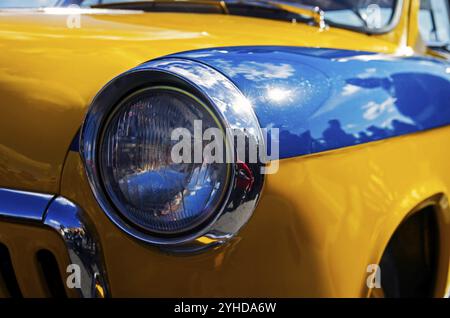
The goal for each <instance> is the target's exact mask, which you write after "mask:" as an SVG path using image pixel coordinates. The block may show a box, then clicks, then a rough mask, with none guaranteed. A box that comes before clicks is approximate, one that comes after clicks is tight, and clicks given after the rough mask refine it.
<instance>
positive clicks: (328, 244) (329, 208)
mask: <svg viewBox="0 0 450 318" xmlns="http://www.w3.org/2000/svg"><path fill="white" fill-rule="evenodd" d="M449 134H450V127H445V128H439V129H435V130H430V131H426V132H423V133H419V134H412V135H407V136H400V137H395V138H392V139H388V140H382V141H377V142H372V143H367V144H364V145H359V146H354V147H347V148H342V149H339V150H334V151H331V152H324V153H321V154H313V155H308V156H303V157H297V158H291V159H284V160H282V161H281V162H280V170H279V172H278V173H276V174H273V175H269V176H267V178H266V181H265V188H264V190H263V194H262V197H261V201H260V202H259V205H258V207H257V209H256V211H255V212H254V214H253V216H252V218H251V220H250V222H249V223H248V224H247V225H246V226H245V227H244V228H243V229H242V230H241V231H240V232H239V235H238V237H236V238H234V239H233V240H232V241H231V242H230V243H229V244H227V245H225V246H222V247H220V248H218V249H216V250H210V251H207V252H205V253H202V254H200V255H191V256H182V257H180V256H176V255H168V254H165V253H161V251H160V250H158V249H157V248H154V247H151V246H148V245H145V244H142V243H141V242H139V241H137V240H134V239H132V238H131V237H129V236H127V235H126V234H124V233H123V232H122V231H120V230H119V229H118V228H117V227H116V226H114V225H113V224H112V223H111V222H110V221H109V219H108V218H107V217H106V215H105V214H104V212H103V211H102V210H101V209H100V208H99V206H98V204H97V202H96V201H95V199H94V197H93V195H92V192H91V189H90V187H89V184H88V182H87V180H86V175H85V172H84V168H83V165H82V162H81V159H80V156H79V154H78V153H76V152H71V153H70V154H69V156H68V158H67V161H66V168H65V169H64V174H63V178H62V187H61V195H63V196H65V197H67V198H68V199H70V200H72V201H74V202H79V203H80V204H82V205H83V208H84V209H85V211H86V212H87V213H88V214H89V217H90V218H91V219H92V220H95V224H96V227H97V231H98V233H99V235H100V240H101V245H102V247H103V250H104V256H105V262H106V264H107V272H108V278H109V282H110V286H111V293H112V295H114V296H123V297H133V296H142V297H178V296H183V297H225V296H228V297H237V296H273V297H275V296H278V297H364V296H367V294H368V290H367V285H366V279H367V277H368V275H369V274H368V273H367V272H366V269H367V266H368V264H377V263H378V261H379V260H380V258H381V255H382V253H383V250H384V248H385V246H386V244H387V242H388V240H389V239H390V237H391V236H392V234H393V232H394V231H395V229H396V228H397V226H398V225H399V224H400V223H401V222H402V221H403V220H404V219H405V218H406V217H407V215H408V214H409V212H410V211H411V210H412V209H414V208H415V207H416V206H417V205H418V204H419V203H421V202H422V201H424V200H425V199H426V198H429V197H431V196H433V195H435V194H438V193H442V192H443V193H445V194H447V195H448V193H449V186H450V171H449V169H448V156H450V152H449V150H448V149H447V147H445V145H446V144H447V143H448V136H449ZM411 158H414V160H412V159H411ZM74 180H77V182H74ZM439 220H440V235H441V242H442V245H441V246H440V265H441V266H440V269H439V277H440V278H439V281H440V283H441V285H446V282H447V277H448V275H447V274H448V269H449V268H448V264H449V251H450V245H449V242H450V228H449V227H450V211H449V210H448V208H446V209H445V208H443V209H442V211H441V212H440V214H439ZM125 273H126V276H127V279H123V277H124V275H125ZM444 289H445V286H441V287H440V288H438V290H437V291H436V296H439V297H442V296H443V295H444Z"/></svg>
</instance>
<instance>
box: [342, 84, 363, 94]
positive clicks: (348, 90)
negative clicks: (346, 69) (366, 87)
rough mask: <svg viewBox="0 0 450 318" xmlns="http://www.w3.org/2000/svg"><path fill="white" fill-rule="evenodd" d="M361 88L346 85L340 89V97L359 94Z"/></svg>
mask: <svg viewBox="0 0 450 318" xmlns="http://www.w3.org/2000/svg"><path fill="white" fill-rule="evenodd" d="M361 89H362V88H361V87H359V86H355V85H352V84H346V85H345V86H344V88H343V89H342V96H350V95H353V94H355V93H357V92H359V91H360V90H361Z"/></svg>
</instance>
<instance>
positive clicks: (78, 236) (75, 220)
mask: <svg viewBox="0 0 450 318" xmlns="http://www.w3.org/2000/svg"><path fill="white" fill-rule="evenodd" d="M43 223H44V224H45V225H47V226H49V227H51V228H52V229H54V230H55V231H57V232H58V233H59V234H60V235H61V238H62V239H63V241H64V243H65V244H66V248H67V251H68V253H69V259H70V262H71V263H72V264H76V265H78V266H79V267H80V270H81V288H80V289H78V291H79V293H80V297H83V298H104V297H108V296H109V288H108V285H107V280H106V269H105V267H104V263H103V260H102V252H101V247H100V241H99V239H98V237H97V235H96V232H95V230H94V226H93V225H92V223H91V222H90V220H89V219H88V218H87V215H86V213H83V211H82V210H81V209H80V207H78V206H77V205H76V204H74V203H72V202H70V201H69V200H67V199H65V198H63V197H57V198H56V199H55V200H54V201H53V202H52V203H51V204H50V206H49V208H48V210H47V213H46V215H45V219H44V220H43Z"/></svg>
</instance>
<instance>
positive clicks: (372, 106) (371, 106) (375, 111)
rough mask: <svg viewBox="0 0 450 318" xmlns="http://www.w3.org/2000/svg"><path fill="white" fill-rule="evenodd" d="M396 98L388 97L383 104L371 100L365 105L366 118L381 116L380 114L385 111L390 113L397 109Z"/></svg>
mask: <svg viewBox="0 0 450 318" xmlns="http://www.w3.org/2000/svg"><path fill="white" fill-rule="evenodd" d="M396 100H397V99H396V98H393V97H388V98H387V99H386V100H385V101H384V102H382V103H381V104H379V103H375V102H373V101H371V102H369V103H368V104H366V105H364V106H363V109H365V112H364V115H363V117H364V119H367V120H374V119H376V118H377V117H379V116H380V115H382V114H383V113H386V112H387V113H390V112H393V111H395V107H394V105H395V102H396Z"/></svg>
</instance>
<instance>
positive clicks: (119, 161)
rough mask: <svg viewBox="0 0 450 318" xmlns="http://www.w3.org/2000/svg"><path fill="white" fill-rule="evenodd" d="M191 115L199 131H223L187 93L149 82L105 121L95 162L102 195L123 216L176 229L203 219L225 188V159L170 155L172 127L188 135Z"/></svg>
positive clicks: (158, 230)
mask: <svg viewBox="0 0 450 318" xmlns="http://www.w3.org/2000/svg"><path fill="white" fill-rule="evenodd" d="M195 120H201V122H202V130H203V131H205V130H206V129H208V128H220V129H221V130H222V131H224V129H223V127H221V124H220V122H219V121H218V120H217V118H216V117H215V116H214V114H213V113H211V111H209V110H208V108H207V107H206V105H204V104H203V103H202V102H201V101H200V100H198V99H197V98H196V97H194V96H193V95H191V94H190V93H188V92H186V91H184V90H180V89H176V88H173V87H161V86H154V87H150V88H147V89H143V90H139V91H137V92H136V93H134V94H132V95H131V96H129V97H127V98H126V99H125V100H124V101H123V102H122V103H121V104H120V105H119V106H118V107H117V111H116V112H115V113H114V114H113V115H112V116H111V118H110V119H109V121H108V122H107V124H106V126H105V130H104V134H103V138H102V144H101V146H100V156H99V158H100V161H99V163H100V169H101V175H102V179H103V182H104V184H105V188H106V190H107V192H108V195H109V197H110V198H111V200H112V202H113V203H114V205H115V206H116V207H117V209H118V211H120V213H121V214H122V215H123V216H124V217H125V218H126V219H127V220H129V221H130V222H131V223H133V224H135V225H137V226H139V227H141V228H142V229H143V230H146V231H149V232H150V233H153V234H155V235H156V234H160V235H174V234H180V233H183V232H188V231H192V230H193V229H195V228H196V227H198V226H200V225H201V224H203V223H205V222H207V220H208V219H210V218H211V217H213V216H214V214H215V213H216V212H218V210H219V209H218V207H219V206H220V203H221V200H222V198H223V197H224V195H225V192H226V190H227V187H226V186H227V184H228V181H229V177H230V176H229V165H228V164H227V163H205V162H200V163H195V162H192V163H189V162H187V163H186V162H181V163H177V162H174V161H173V160H172V156H171V153H172V149H173V147H174V146H175V144H176V143H177V142H178V140H171V133H172V131H174V130H175V129H177V128H179V127H183V128H184V129H186V130H187V131H188V132H189V133H190V134H191V136H194V133H195V132H194V121H195ZM203 131H202V133H203ZM192 161H193V160H192Z"/></svg>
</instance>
